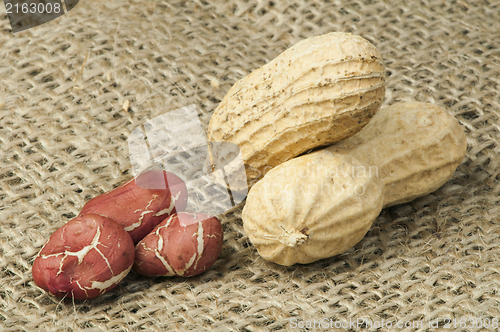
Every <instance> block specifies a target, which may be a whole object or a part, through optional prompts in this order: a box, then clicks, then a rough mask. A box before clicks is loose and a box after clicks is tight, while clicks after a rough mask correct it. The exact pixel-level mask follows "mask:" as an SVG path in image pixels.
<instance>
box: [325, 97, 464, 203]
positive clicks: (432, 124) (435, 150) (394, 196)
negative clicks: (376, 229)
mask: <svg viewBox="0 0 500 332" xmlns="http://www.w3.org/2000/svg"><path fill="white" fill-rule="evenodd" d="M327 149H328V150H330V151H331V152H334V153H343V154H349V155H351V156H354V157H356V158H358V159H359V160H361V161H363V162H365V163H366V164H368V165H370V166H374V167H376V169H377V170H378V176H379V178H380V179H381V180H382V182H383V183H384V186H385V189H384V207H387V206H392V205H396V204H402V203H406V202H409V201H412V200H414V199H415V198H417V197H421V196H424V195H427V194H429V193H431V192H433V191H435V190H437V189H438V188H439V187H441V186H442V185H443V184H445V183H446V182H447V181H448V180H449V179H450V178H451V177H452V175H453V173H454V172H455V170H456V168H457V167H458V165H460V163H461V162H462V160H463V159H464V157H465V153H466V152H467V140H466V137H465V133H464V130H463V129H462V127H461V126H460V124H459V123H458V121H457V119H456V118H455V117H454V116H453V115H451V114H450V113H448V112H447V111H446V110H444V109H443V108H441V107H439V106H437V105H434V104H429V103H421V102H400V103H396V104H394V105H391V106H386V107H382V108H381V109H380V110H379V111H378V112H377V114H375V116H374V117H373V118H372V120H371V121H370V122H369V123H368V124H367V125H366V127H365V128H363V130H361V131H360V132H359V133H357V134H356V135H354V136H352V137H349V138H347V139H345V140H343V141H341V142H338V143H336V144H334V145H332V146H330V147H328V148H327Z"/></svg>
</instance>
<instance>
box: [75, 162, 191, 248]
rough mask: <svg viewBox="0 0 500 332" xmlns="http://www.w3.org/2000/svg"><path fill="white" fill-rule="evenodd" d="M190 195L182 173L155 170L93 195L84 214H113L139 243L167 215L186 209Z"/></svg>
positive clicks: (135, 241)
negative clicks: (177, 174) (181, 177)
mask: <svg viewBox="0 0 500 332" xmlns="http://www.w3.org/2000/svg"><path fill="white" fill-rule="evenodd" d="M187 196H188V195H187V188H186V184H185V183H184V181H182V179H180V178H179V177H178V176H176V175H175V174H173V173H170V172H166V171H162V170H152V171H148V172H145V173H143V174H141V175H139V176H137V177H136V178H134V179H132V180H130V181H128V182H127V183H125V184H123V185H121V186H119V187H117V188H116V189H114V190H111V191H109V192H107V193H104V194H101V195H99V196H97V197H95V198H93V199H91V200H90V201H88V202H87V204H85V205H84V207H83V209H82V211H81V212H80V215H83V214H87V213H95V214H99V215H101V216H105V217H108V218H111V219H113V220H115V221H116V222H117V223H119V224H120V225H122V227H124V228H125V230H126V231H127V232H129V234H130V236H131V237H132V240H133V241H134V243H137V242H139V241H140V240H141V239H142V238H143V237H144V236H146V235H147V234H148V233H149V232H150V231H151V230H152V229H153V228H154V227H155V226H156V225H158V223H160V222H161V221H162V220H164V219H165V218H166V217H168V216H170V215H171V214H173V213H175V212H176V211H182V210H184V209H185V207H186V204H187Z"/></svg>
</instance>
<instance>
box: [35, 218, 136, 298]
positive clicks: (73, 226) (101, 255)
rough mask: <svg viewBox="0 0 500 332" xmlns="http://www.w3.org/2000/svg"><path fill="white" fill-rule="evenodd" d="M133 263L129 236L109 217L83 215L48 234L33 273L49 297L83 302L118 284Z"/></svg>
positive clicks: (132, 245)
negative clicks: (69, 298)
mask: <svg viewBox="0 0 500 332" xmlns="http://www.w3.org/2000/svg"><path fill="white" fill-rule="evenodd" d="M133 262H134V244H133V242H132V239H131V238H130V235H129V234H128V233H127V232H126V231H125V230H124V229H123V228H122V227H121V226H120V225H118V224H117V223H116V222H114V221H113V220H111V219H109V218H105V217H102V216H99V215H97V214H85V215H81V216H78V217H76V218H74V219H72V220H71V221H69V222H68V223H67V224H66V225H64V226H62V227H61V228H59V229H58V230H57V231H56V232H54V233H53V234H52V235H51V237H50V238H49V240H48V241H47V243H46V244H45V245H44V247H43V248H42V250H40V252H39V254H38V256H37V257H36V258H35V262H34V263H33V268H32V274H33V280H34V281H35V283H36V284H37V285H38V286H39V287H40V288H42V289H44V290H45V291H47V292H49V293H50V294H52V295H54V296H56V297H65V296H69V297H73V298H74V299H78V300H84V299H91V298H95V297H97V296H99V295H100V294H103V293H104V292H107V291H109V290H110V289H112V288H114V287H115V286H116V285H118V283H119V282H120V281H121V280H122V279H123V278H125V276H126V275H127V274H128V272H129V271H130V269H131V268H132V264H133Z"/></svg>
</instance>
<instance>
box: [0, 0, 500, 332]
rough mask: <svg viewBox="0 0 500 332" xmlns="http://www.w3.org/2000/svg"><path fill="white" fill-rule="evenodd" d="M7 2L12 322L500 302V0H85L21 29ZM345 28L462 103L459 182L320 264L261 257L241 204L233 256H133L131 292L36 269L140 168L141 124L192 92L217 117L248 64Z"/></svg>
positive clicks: (337, 315)
mask: <svg viewBox="0 0 500 332" xmlns="http://www.w3.org/2000/svg"><path fill="white" fill-rule="evenodd" d="M0 18H1V20H0V78H1V83H0V156H1V159H0V271H1V272H0V273H1V275H0V329H2V330H27V331H34V330H37V329H43V330H56V329H57V330H62V331H71V330H79V329H84V328H91V329H97V330H98V329H103V330H127V329H131V330H141V329H147V330H187V329H194V330H203V329H207V330H208V329H218V330H238V331H240V330H243V331H259V330H281V329H283V330H289V329H292V328H293V327H294V326H295V325H296V324H295V323H298V322H302V323H304V324H305V323H307V322H312V321H320V320H323V319H328V320H329V319H331V320H332V322H340V321H345V322H348V321H349V320H350V319H351V320H357V319H360V318H365V319H366V320H367V321H371V322H373V323H376V322H382V320H384V321H385V322H388V321H390V322H393V323H396V322H410V323H412V324H418V322H419V321H422V322H423V327H422V328H420V327H419V326H418V325H414V326H413V327H411V326H410V327H407V328H406V329H405V330H407V331H412V330H426V329H427V330H430V328H428V324H429V323H430V322H433V321H434V320H436V319H438V318H441V319H444V318H450V319H456V320H457V321H460V320H464V319H469V318H474V319H482V320H481V321H480V322H485V321H486V320H487V319H490V320H492V319H500V297H499V288H500V275H499V273H500V263H499V262H500V249H499V246H498V244H499V243H500V227H499V221H500V220H499V219H500V217H499V216H500V199H499V196H500V147H499V141H500V140H499V138H500V127H499V124H500V119H499V115H500V111H499V110H500V98H499V92H498V91H500V33H499V31H500V19H499V18H500V3H499V2H498V1H495V0H489V1H467V2H466V1H431V0H427V1H413V2H407V3H406V2H396V1H393V2H391V1H371V0H366V1H363V0H352V1H305V0H292V1H246V0H232V1H227V2H223V1H220V2H213V3H211V2H208V1H198V0H194V1H145V0H142V1H139V0H136V1H126V0H121V1H118V0H110V1H97V0H86V1H84V0H82V1H80V3H79V4H78V6H77V7H76V8H74V9H73V10H71V11H70V12H69V13H68V14H66V15H64V16H62V17H60V18H58V19H57V20H55V21H52V22H49V23H46V24H44V25H42V26H39V27H36V28H33V29H30V30H27V31H24V32H21V33H18V34H15V35H13V34H12V33H11V31H10V27H9V25H8V19H7V17H6V15H5V11H4V9H3V8H2V14H1V16H0ZM330 31H346V32H353V33H356V34H360V35H362V36H363V37H365V38H367V39H368V40H370V41H371V42H373V43H374V44H375V45H376V46H377V48H378V49H379V50H380V52H381V53H382V55H383V58H384V62H385V64H386V66H387V74H388V88H387V94H386V100H385V103H386V104H392V103H394V102H396V101H399V100H407V101H410V100H418V101H422V102H434V103H437V104H439V105H442V106H444V107H445V108H446V109H447V110H449V112H450V113H452V114H453V115H455V116H456V117H457V119H458V120H459V121H460V123H461V124H462V125H463V127H464V129H465V131H466V134H467V142H468V152H467V156H466V158H465V160H464V162H463V163H462V165H461V166H460V167H459V168H458V170H457V171H456V173H455V174H454V176H453V178H452V179H451V180H450V181H449V182H448V183H447V184H446V185H444V186H443V187H442V188H440V189H439V190H437V191H436V192H435V193H433V194H430V195H427V196H425V197H423V198H420V199H417V200H415V201H413V202H411V203H408V204H403V205H399V206H395V207H392V208H387V209H384V210H383V212H382V214H381V215H380V216H379V217H378V218H377V220H376V221H375V223H374V225H373V227H372V229H371V230H370V231H369V233H368V234H367V236H366V237H365V238H364V239H363V240H362V241H361V242H360V243H359V244H357V245H356V246H355V247H354V248H352V249H351V250H349V251H348V252H346V253H345V254H342V255H340V256H337V257H333V258H331V259H326V260H322V261H319V262H317V263H313V264H309V265H305V266H293V267H289V268H285V267H281V266H277V265H274V264H271V263H267V262H265V261H264V260H263V259H261V258H260V257H259V256H258V254H257V252H256V250H255V249H254V248H253V247H252V246H251V245H250V244H249V241H248V238H247V237H246V236H245V235H244V233H243V228H242V222H241V218H240V213H241V207H239V208H237V209H234V211H231V212H229V213H227V214H225V215H224V216H222V221H223V225H224V232H225V234H224V235H225V243H224V247H223V251H222V254H221V257H220V259H219V260H218V261H217V262H216V264H215V265H214V267H213V268H212V269H211V270H210V271H208V272H207V273H205V274H203V275H201V276H198V277H193V278H190V279H181V278H145V277H141V276H138V275H136V274H134V273H131V274H130V275H129V276H128V277H127V278H126V279H125V280H124V282H123V283H122V284H120V286H118V287H117V288H116V289H114V290H113V291H111V292H109V293H107V294H105V295H103V296H102V297H99V298H97V299H95V300H92V301H87V302H84V303H75V304H73V303H71V301H69V302H68V301H63V302H59V301H58V300H54V299H52V298H50V297H48V296H47V295H46V293H44V292H43V291H41V290H40V289H39V288H37V287H36V286H35V285H34V283H33V280H32V277H31V265H32V263H33V259H34V257H35V255H36V253H37V252H38V251H39V250H40V248H41V247H42V245H43V244H44V242H45V241H46V239H47V238H48V237H49V236H50V234H51V233H52V232H53V231H55V230H56V229H57V228H59V227H60V226H62V225H63V224H64V223H65V222H67V221H68V220H70V219H71V218H72V217H73V216H75V215H77V214H78V213H79V210H80V209H81V207H82V206H83V204H84V203H85V202H86V201H87V200H88V199H90V198H92V197H94V196H96V195H98V194H99V193H102V192H104V191H107V190H110V189H112V188H113V187H115V186H117V185H119V184H121V183H123V182H124V181H126V180H128V179H129V178H130V177H131V176H132V175H131V170H130V161H129V159H128V145H127V138H128V135H129V134H130V132H131V131H132V130H134V129H135V128H137V127H138V126H140V125H141V124H143V123H144V121H146V120H147V119H151V118H154V117H155V116H158V115H161V114H163V113H165V112H166V111H168V110H171V109H175V108H178V107H182V106H186V105H190V104H195V105H196V106H197V107H198V109H199V110H202V111H203V112H204V114H203V115H202V119H203V121H204V124H205V125H206V124H208V120H209V118H210V114H211V112H212V111H213V109H214V108H215V107H216V105H217V103H218V102H219V101H220V100H221V99H222V97H223V96H224V94H225V93H226V92H227V91H228V89H229V88H230V87H231V85H232V84H233V83H234V82H235V81H236V80H238V79H240V78H241V77H243V76H245V75H246V74H248V73H249V72H250V71H252V70H253V69H256V68H258V67H260V66H261V65H263V64H264V63H266V62H268V61H269V60H271V59H272V58H274V57H275V56H276V55H278V54H279V53H281V52H282V51H283V50H285V49H286V48H287V47H289V46H291V45H292V44H294V43H295V42H297V41H299V40H301V39H303V38H307V37H309V36H313V35H318V34H322V33H326V32H330ZM466 322H467V323H469V324H470V321H466ZM459 329H460V328H459ZM351 330H359V329H358V328H351ZM368 330H376V328H375V327H372V328H370V326H368ZM381 330H385V329H381ZM462 330H480V329H479V328H475V327H471V328H465V329H462ZM484 330H491V328H488V329H484Z"/></svg>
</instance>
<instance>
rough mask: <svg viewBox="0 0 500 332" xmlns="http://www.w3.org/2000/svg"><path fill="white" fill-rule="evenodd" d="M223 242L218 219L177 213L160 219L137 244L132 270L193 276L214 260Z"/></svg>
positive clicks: (164, 274)
mask: <svg viewBox="0 0 500 332" xmlns="http://www.w3.org/2000/svg"><path fill="white" fill-rule="evenodd" d="M222 242H223V232H222V225H221V223H220V221H219V220H218V219H217V218H215V217H211V216H209V215H206V214H200V213H197V214H195V213H188V212H180V213H177V214H174V215H171V216H170V217H168V218H167V219H165V220H164V221H162V222H161V223H160V224H159V225H158V226H156V228H155V229H154V230H153V231H152V232H151V233H150V234H148V235H147V236H146V237H145V238H144V239H142V241H141V242H139V243H138V244H137V246H136V249H135V252H136V256H135V263H134V271H136V272H137V273H140V274H142V275H146V276H183V277H190V276H194V275H197V274H200V273H203V272H205V271H206V270H208V269H209V268H210V267H211V266H212V264H213V263H214V262H215V261H216V260H217V258H218V257H219V255H220V252H221V248H222Z"/></svg>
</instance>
